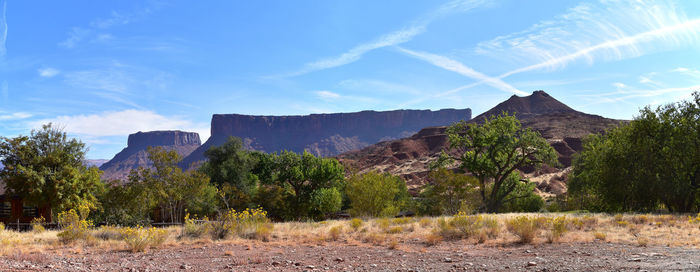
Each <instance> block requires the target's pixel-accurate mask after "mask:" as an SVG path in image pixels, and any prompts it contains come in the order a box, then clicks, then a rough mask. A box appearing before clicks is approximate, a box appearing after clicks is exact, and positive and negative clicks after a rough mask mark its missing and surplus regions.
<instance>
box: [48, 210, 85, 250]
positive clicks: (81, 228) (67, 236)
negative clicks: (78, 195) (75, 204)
mask: <svg viewBox="0 0 700 272" xmlns="http://www.w3.org/2000/svg"><path fill="white" fill-rule="evenodd" d="M88 211H89V210H88ZM87 214H88V212H86V211H85V210H82V209H81V211H80V215H78V213H77V212H76V211H75V210H73V209H70V210H67V211H64V212H61V213H59V214H58V226H59V227H60V228H61V232H59V233H58V234H57V236H58V240H60V241H61V242H63V243H71V242H74V241H77V240H80V239H83V240H85V239H88V238H89V236H90V228H91V227H92V225H93V224H92V221H90V220H87V219H86V218H87Z"/></svg>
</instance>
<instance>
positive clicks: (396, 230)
mask: <svg viewBox="0 0 700 272" xmlns="http://www.w3.org/2000/svg"><path fill="white" fill-rule="evenodd" d="M401 232H403V228H402V227H400V226H395V227H391V228H389V229H387V230H386V233H389V234H397V233H401Z"/></svg>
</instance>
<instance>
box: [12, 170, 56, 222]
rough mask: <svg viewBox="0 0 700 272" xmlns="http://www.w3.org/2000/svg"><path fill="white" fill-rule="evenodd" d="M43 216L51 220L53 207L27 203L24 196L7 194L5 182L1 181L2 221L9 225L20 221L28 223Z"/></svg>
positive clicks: (48, 220)
mask: <svg viewBox="0 0 700 272" xmlns="http://www.w3.org/2000/svg"><path fill="white" fill-rule="evenodd" d="M41 216H43V217H44V219H45V220H46V221H45V222H51V219H52V218H51V209H50V208H49V207H41V208H39V207H36V206H32V205H26V204H25V203H24V201H23V200H22V198H20V197H18V196H12V195H9V194H7V193H6V191H5V182H4V181H0V222H2V223H4V224H5V225H8V226H9V225H11V224H16V223H18V222H19V223H23V224H27V223H30V222H32V219H34V218H37V217H41Z"/></svg>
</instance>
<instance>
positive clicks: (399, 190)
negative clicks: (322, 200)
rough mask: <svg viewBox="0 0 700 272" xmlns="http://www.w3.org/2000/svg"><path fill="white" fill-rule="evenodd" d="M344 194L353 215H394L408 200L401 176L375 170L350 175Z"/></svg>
mask: <svg viewBox="0 0 700 272" xmlns="http://www.w3.org/2000/svg"><path fill="white" fill-rule="evenodd" d="M346 194H347V196H348V199H349V200H350V206H351V209H350V214H352V215H353V216H372V217H378V216H395V215H397V214H398V213H399V212H400V211H401V209H403V208H404V207H406V204H407V202H408V192H407V189H406V183H405V182H404V181H403V180H401V178H399V177H396V176H392V175H390V174H379V173H376V172H369V173H365V174H362V175H353V176H351V177H350V178H349V179H348V181H347V186H346Z"/></svg>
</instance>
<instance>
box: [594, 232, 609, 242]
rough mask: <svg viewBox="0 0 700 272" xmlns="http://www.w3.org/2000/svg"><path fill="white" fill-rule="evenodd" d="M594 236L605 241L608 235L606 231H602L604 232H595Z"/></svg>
mask: <svg viewBox="0 0 700 272" xmlns="http://www.w3.org/2000/svg"><path fill="white" fill-rule="evenodd" d="M593 237H594V238H596V239H598V240H601V241H605V238H606V237H607V235H605V233H602V232H594V233H593Z"/></svg>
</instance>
